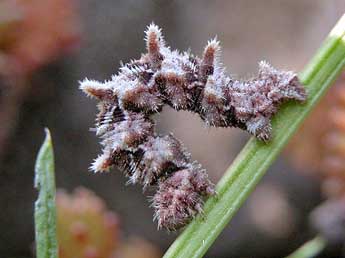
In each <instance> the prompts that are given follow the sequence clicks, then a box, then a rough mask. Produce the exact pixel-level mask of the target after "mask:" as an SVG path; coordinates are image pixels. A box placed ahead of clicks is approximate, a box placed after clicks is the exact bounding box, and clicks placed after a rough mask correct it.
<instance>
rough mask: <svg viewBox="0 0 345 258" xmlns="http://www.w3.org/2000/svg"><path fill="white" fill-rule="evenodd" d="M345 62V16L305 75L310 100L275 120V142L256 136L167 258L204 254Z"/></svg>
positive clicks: (292, 105) (284, 109)
mask: <svg viewBox="0 0 345 258" xmlns="http://www.w3.org/2000/svg"><path fill="white" fill-rule="evenodd" d="M344 64H345V15H344V16H343V17H342V18H341V19H340V21H339V22H338V23H337V25H336V26H335V27H334V29H333V30H332V31H331V33H330V34H329V36H328V37H327V38H326V40H325V42H324V43H323V45H322V46H321V48H320V49H319V50H318V52H317V53H316V55H315V56H314V58H313V59H312V60H311V61H310V63H309V64H308V65H307V67H306V68H305V69H304V70H303V71H302V72H301V73H300V74H299V78H300V80H301V82H302V83H303V84H304V85H305V87H306V88H307V91H308V94H309V96H308V101H307V102H306V103H305V104H304V105H296V104H295V103H289V104H287V105H285V106H284V107H282V108H281V110H280V111H279V113H278V114H277V115H276V116H275V117H274V119H273V123H272V124H273V129H274V130H273V132H274V134H275V135H274V136H273V139H272V141H271V142H270V143H269V144H264V143H262V142H260V141H258V140H256V139H254V138H251V139H250V140H249V142H248V143H247V144H246V146H245V147H244V148H243V150H242V151H241V153H240V154H239V155H238V156H237V158H236V159H235V161H234V162H233V164H232V165H231V166H230V167H229V169H228V170H227V171H226V172H225V174H224V176H223V177H222V179H221V180H220V181H219V183H218V184H217V187H216V191H217V193H218V194H217V196H215V197H211V198H209V199H208V200H207V202H206V203H205V208H204V214H203V216H198V217H196V218H195V219H194V220H193V221H192V222H191V223H190V224H189V225H188V226H187V227H186V228H185V230H184V231H183V232H182V233H181V235H180V236H179V237H178V238H177V239H176V240H175V242H174V243H173V244H172V245H171V246H170V248H169V249H168V251H167V252H166V254H165V255H164V258H185V257H188V258H199V257H202V256H203V255H204V254H205V253H206V251H207V250H208V248H209V247H210V246H211V245H212V243H213V242H214V241H215V240H216V238H217V237H218V235H219V234H220V233H221V232H222V230H223V229H224V228H225V226H226V225H227V224H228V223H229V222H230V220H231V218H232V217H233V216H234V215H235V214H236V212H237V211H238V209H239V208H240V207H241V205H242V204H243V202H244V201H245V200H246V199H247V198H248V196H249V195H250V193H251V192H252V191H253V189H254V187H255V186H256V184H257V183H258V182H259V181H260V179H261V178H262V176H263V175H264V174H265V173H266V171H267V169H268V168H269V166H270V165H271V164H272V163H273V161H274V160H275V159H276V158H277V156H278V154H279V153H280V152H281V150H282V149H283V147H284V146H285V145H286V144H287V143H288V140H289V139H290V138H291V137H292V135H293V134H294V133H295V132H296V130H297V129H298V127H299V126H300V125H301V123H302V121H303V120H304V119H305V117H306V116H307V115H308V114H309V112H310V111H311V110H312V109H313V107H314V106H315V105H316V104H317V102H318V101H319V100H320V98H321V97H322V96H323V95H324V94H325V93H326V91H327V89H328V88H329V86H330V85H331V83H332V82H333V81H334V80H335V79H336V77H337V75H338V74H339V72H340V71H341V69H342V68H343V66H344Z"/></svg>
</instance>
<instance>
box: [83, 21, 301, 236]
mask: <svg viewBox="0 0 345 258" xmlns="http://www.w3.org/2000/svg"><path fill="white" fill-rule="evenodd" d="M145 40H146V48H147V52H148V53H146V54H143V55H142V56H141V58H140V59H139V60H133V61H131V62H129V63H127V64H125V65H123V66H122V67H121V68H120V72H119V73H118V74H117V75H114V76H112V78H111V80H110V81H106V82H104V83H101V82H97V81H92V80H88V79H85V80H84V81H82V82H81V83H80V88H81V89H82V90H83V91H84V92H85V93H86V94H87V95H89V96H91V97H95V98H97V99H98V100H99V101H100V102H99V105H98V107H99V110H100V112H99V114H98V117H97V120H96V134H97V135H98V136H100V137H101V138H102V142H101V143H102V145H103V154H102V155H100V156H99V157H98V158H97V159H96V160H95V162H94V163H93V164H92V166H91V170H93V171H95V172H98V171H107V170H109V169H110V167H112V166H117V167H120V168H121V169H122V170H124V171H125V173H126V174H127V176H129V178H130V182H133V183H141V184H142V185H143V186H144V188H146V187H148V186H158V190H157V192H156V194H155V195H154V197H153V207H154V208H155V216H154V217H155V218H156V219H157V220H158V227H164V228H167V229H169V230H174V229H178V228H180V227H182V226H184V225H185V224H186V223H188V221H189V220H190V219H191V218H192V217H194V216H195V215H196V214H198V213H200V212H201V210H202V202H203V198H204V197H207V196H210V195H213V194H214V189H213V185H212V183H211V182H210V181H209V179H208V178H207V174H206V172H205V170H203V169H202V168H201V166H200V165H199V164H197V163H196V162H192V160H191V157H190V154H189V153H188V152H187V151H186V150H185V149H184V147H183V146H182V144H181V143H180V142H179V141H178V140H177V139H175V138H174V137H173V136H172V135H168V136H158V135H157V134H156V132H155V131H154V122H153V121H152V120H151V119H150V115H152V114H153V113H156V112H160V111H161V110H162V107H163V105H169V106H171V107H173V108H174V109H176V110H188V111H192V112H194V113H197V114H199V115H200V117H201V119H202V120H204V121H205V122H206V124H208V125H210V126H216V127H239V128H241V129H244V130H247V131H248V132H250V133H251V134H253V135H255V136H256V137H258V138H259V139H261V140H264V141H267V140H269V139H270V135H271V125H270V119H271V117H272V115H273V114H275V113H276V111H277V108H278V106H279V105H280V104H281V103H282V102H284V101H286V100H290V99H294V100H298V101H304V100H305V99H306V93H305V90H304V88H303V87H302V85H301V83H300V82H299V81H298V78H297V75H296V74H295V73H293V72H284V71H278V70H276V69H274V68H273V67H271V66H270V65H269V64H268V63H266V62H260V64H259V74H258V76H257V77H256V78H253V79H252V80H249V81H239V80H235V79H233V78H231V77H229V76H227V75H225V69H224V68H222V66H221V64H220V62H219V56H220V46H219V42H218V41H217V40H215V39H214V40H211V41H209V42H208V44H207V46H206V48H205V50H204V52H203V55H202V58H198V57H196V56H193V55H192V54H191V53H189V52H184V53H180V52H178V51H177V50H175V51H171V50H170V48H169V47H167V46H166V45H165V42H164V39H163V36H162V34H161V30H160V29H159V28H158V27H157V26H156V25H154V24H151V25H150V26H149V27H148V29H147V31H146V38H145Z"/></svg>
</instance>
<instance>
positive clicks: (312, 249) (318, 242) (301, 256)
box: [286, 236, 326, 258]
mask: <svg viewBox="0 0 345 258" xmlns="http://www.w3.org/2000/svg"><path fill="white" fill-rule="evenodd" d="M325 246H326V240H325V239H324V238H323V237H320V236H317V237H315V238H314V239H312V240H310V241H308V242H306V243H305V244H304V245H302V246H301V247H300V248H298V249H297V250H296V251H294V252H293V253H292V254H290V255H289V256H287V257H286V258H312V257H315V256H316V255H318V254H319V253H320V252H321V251H322V250H323V249H324V248H325Z"/></svg>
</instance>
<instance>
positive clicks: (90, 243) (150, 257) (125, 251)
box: [56, 187, 161, 258]
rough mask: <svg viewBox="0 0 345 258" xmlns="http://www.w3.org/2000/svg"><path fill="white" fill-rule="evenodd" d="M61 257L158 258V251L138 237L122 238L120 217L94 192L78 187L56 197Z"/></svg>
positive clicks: (59, 193)
mask: <svg viewBox="0 0 345 258" xmlns="http://www.w3.org/2000/svg"><path fill="white" fill-rule="evenodd" d="M56 205H57V235H58V242H59V257H60V258H158V257H160V256H161V254H160V252H159V251H158V249H157V248H156V247H155V246H153V245H152V244H151V243H149V242H147V241H146V240H144V239H142V238H139V237H137V236H135V237H129V239H128V240H127V239H121V237H120V224H119V219H118V217H117V215H116V214H115V213H114V212H112V211H109V210H107V209H106V206H105V203H104V201H103V200H102V199H101V198H99V197H98V196H96V195H95V194H94V193H93V192H92V191H90V190H87V189H86V188H83V187H79V188H77V189H75V190H74V192H73V193H72V194H68V193H66V192H65V191H63V190H60V191H58V193H57V196H56Z"/></svg>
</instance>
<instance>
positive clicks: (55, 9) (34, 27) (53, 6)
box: [0, 0, 79, 77]
mask: <svg viewBox="0 0 345 258" xmlns="http://www.w3.org/2000/svg"><path fill="white" fill-rule="evenodd" d="M78 24H79V23H78V18H77V12H76V6H75V1H74V0H72V1H71V0H4V1H2V2H1V3H0V39H1V40H0V53H1V59H0V60H1V62H0V68H1V69H0V71H1V74H3V75H8V76H13V75H15V76H21V77H22V76H24V77H25V76H28V75H30V74H31V73H32V72H33V71H35V70H36V69H37V68H39V67H40V66H42V65H44V64H47V63H49V62H51V61H53V60H55V59H56V58H57V57H59V56H60V55H61V54H64V53H66V52H68V51H70V50H71V49H73V48H74V47H75V46H76V44H77V43H78V42H79V26H78Z"/></svg>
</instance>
